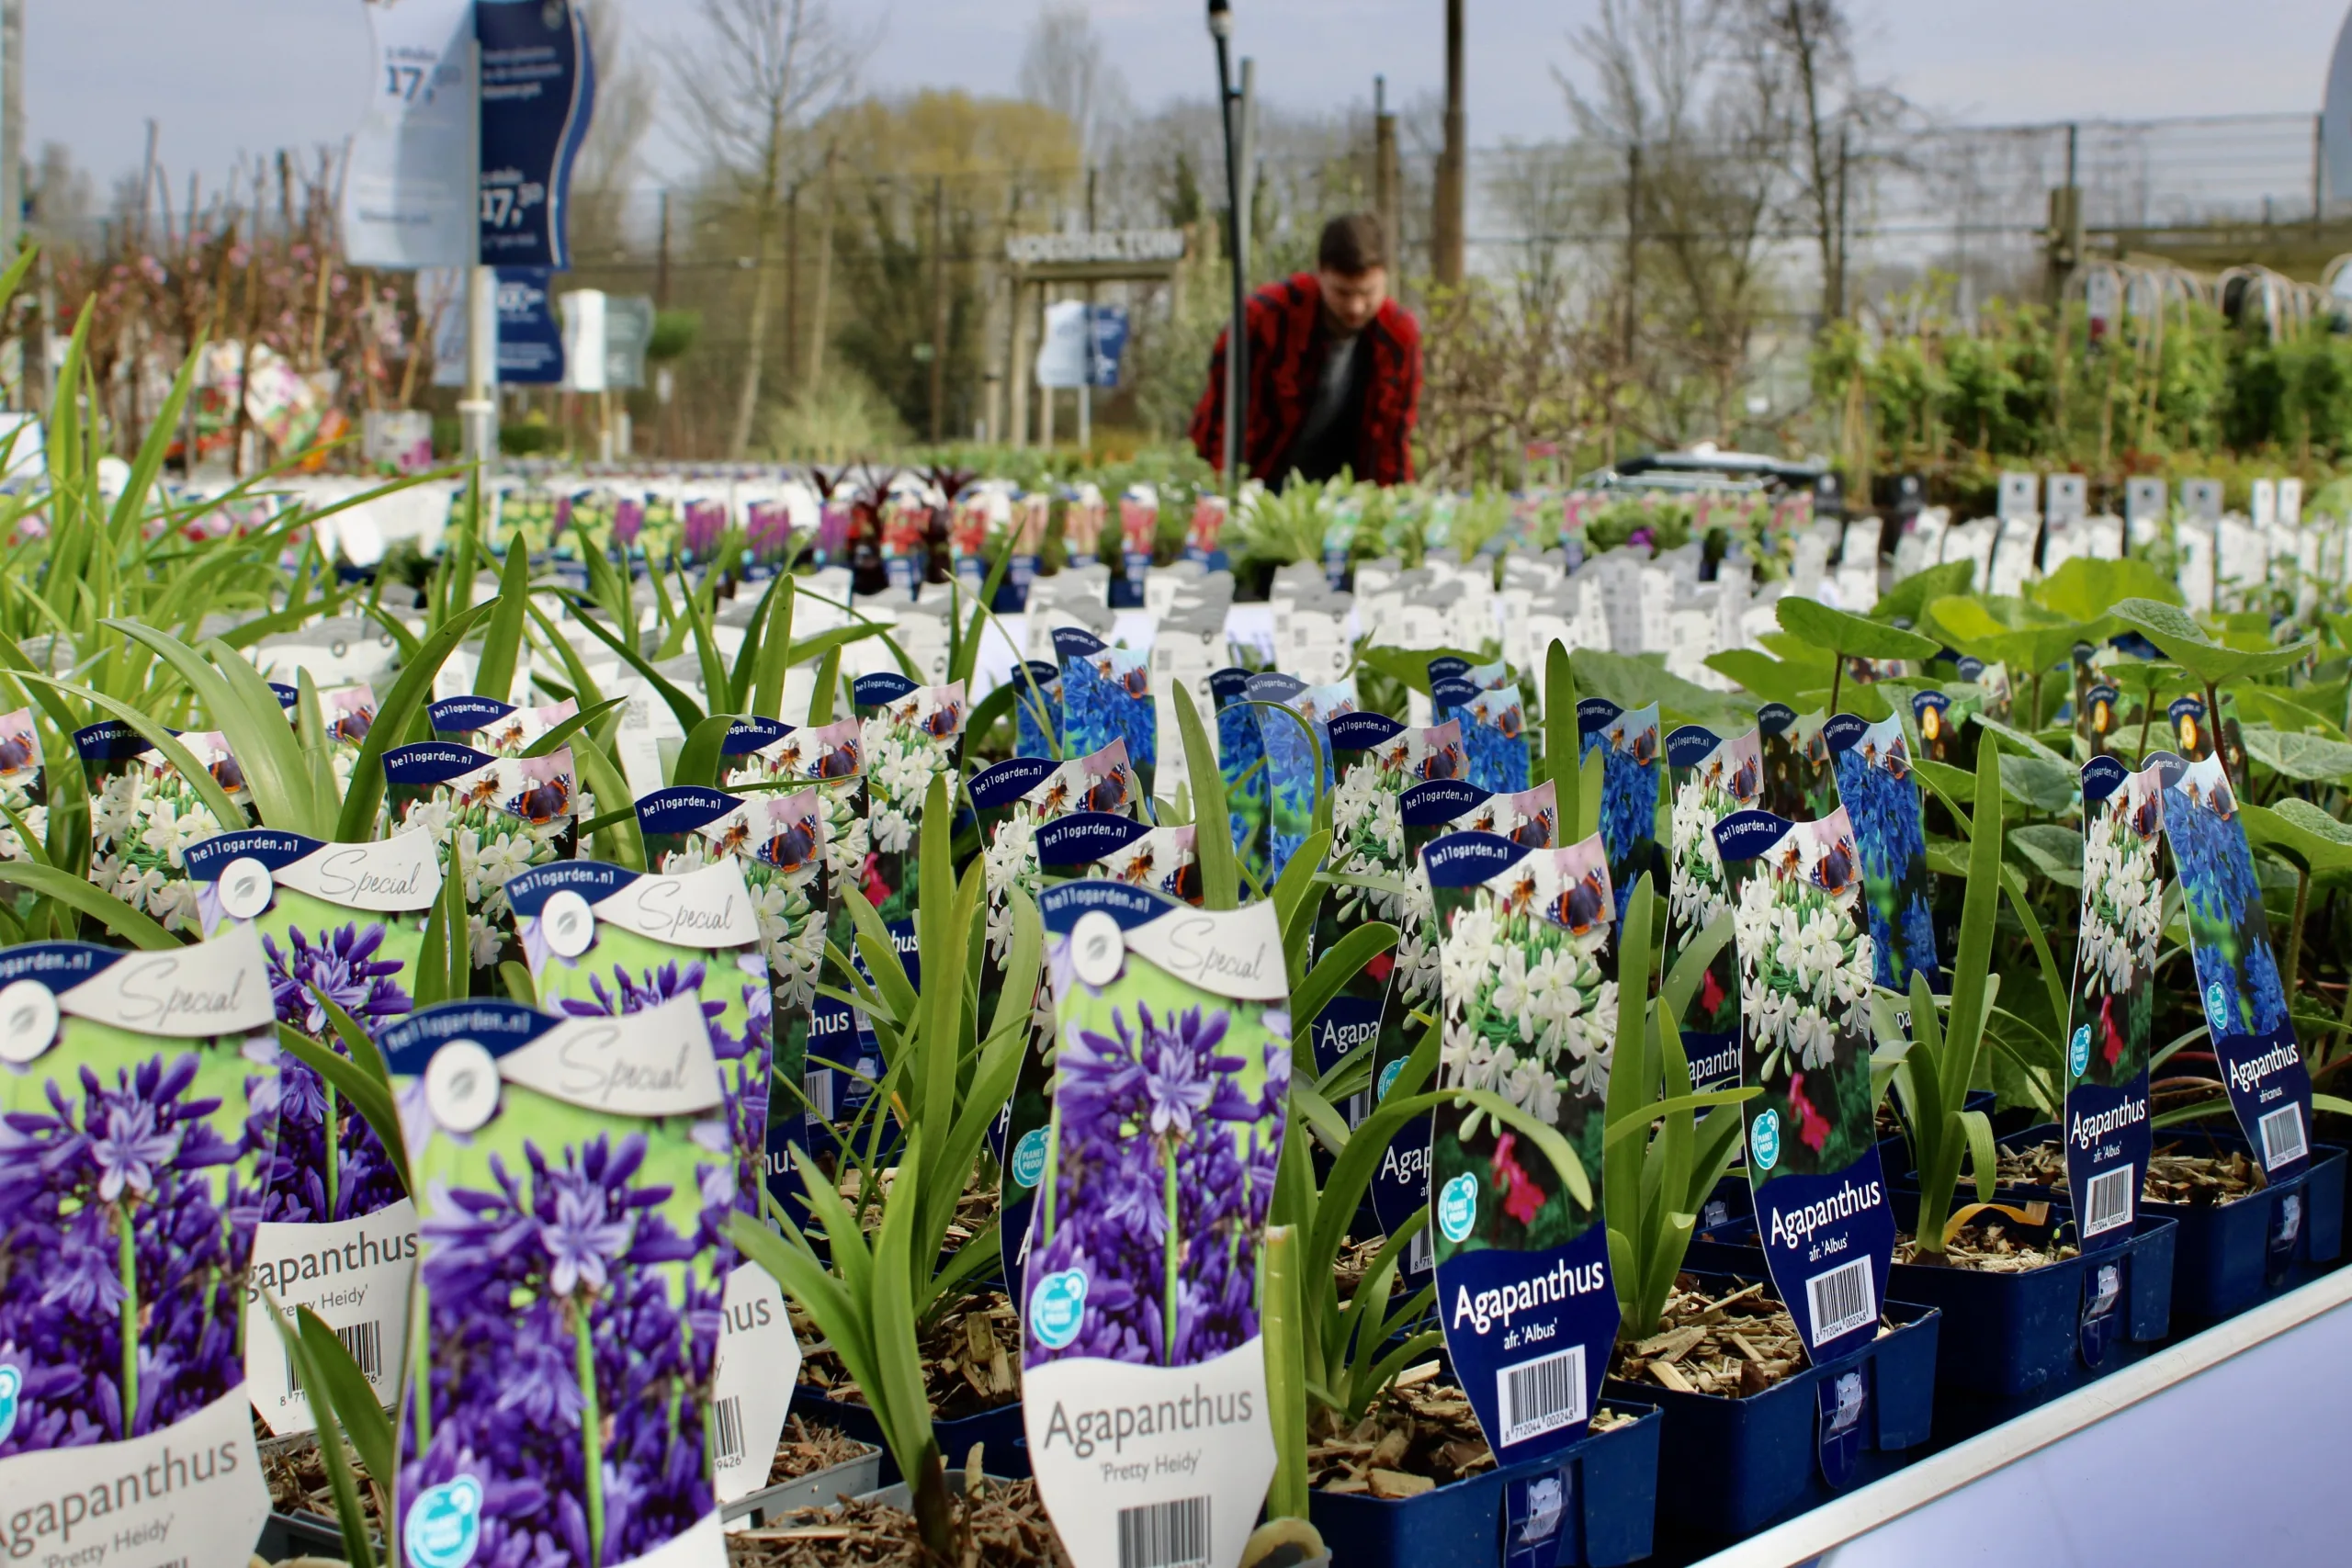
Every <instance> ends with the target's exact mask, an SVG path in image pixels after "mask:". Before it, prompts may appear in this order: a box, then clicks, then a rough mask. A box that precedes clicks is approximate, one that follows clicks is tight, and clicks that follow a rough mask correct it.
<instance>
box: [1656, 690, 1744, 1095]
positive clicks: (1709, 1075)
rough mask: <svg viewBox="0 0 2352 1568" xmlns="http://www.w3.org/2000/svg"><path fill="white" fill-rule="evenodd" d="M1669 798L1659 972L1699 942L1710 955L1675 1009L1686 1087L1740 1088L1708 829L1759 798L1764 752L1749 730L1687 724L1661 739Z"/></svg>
mask: <svg viewBox="0 0 2352 1568" xmlns="http://www.w3.org/2000/svg"><path fill="white" fill-rule="evenodd" d="M1666 760H1667V767H1668V773H1669V775H1670V778H1671V781H1672V787H1673V791H1674V795H1673V806H1672V808H1671V811H1670V813H1669V818H1668V820H1669V821H1670V823H1671V825H1672V826H1671V837H1672V840H1673V841H1672V844H1671V845H1670V846H1669V848H1668V856H1669V863H1668V880H1667V940H1666V956H1665V961H1664V962H1665V969H1666V972H1667V973H1668V974H1671V973H1673V971H1674V966H1675V964H1677V963H1679V962H1680V961H1681V959H1682V957H1683V955H1684V954H1685V953H1689V952H1690V951H1691V949H1692V948H1694V947H1697V946H1699V945H1700V944H1701V943H1702V942H1712V943H1713V944H1715V945H1714V953H1713V956H1712V957H1710V958H1709V959H1707V960H1706V966H1705V968H1704V969H1702V971H1701V972H1700V975H1699V978H1698V981H1697V984H1696V985H1695V986H1694V987H1693V988H1692V990H1691V996H1690V999H1689V1000H1687V1001H1686V1002H1684V1003H1683V1009H1682V1051H1683V1055H1684V1056H1685V1057H1686V1058H1687V1059H1688V1061H1689V1063H1690V1066H1691V1089H1694V1090H1697V1091H1701V1092H1703V1091H1705V1090H1708V1089H1723V1088H1725V1087H1729V1086H1735V1085H1736V1084H1737V1083H1738V1082H1739V950H1738V947H1737V946H1736V944H1735V943H1734V942H1733V941H1732V932H1731V919H1732V899H1733V893H1734V889H1733V885H1732V877H1731V874H1730V873H1729V872H1728V871H1727V870H1726V869H1725V868H1724V860H1723V856H1722V855H1721V854H1719V853H1717V852H1716V850H1715V831H1714V829H1715V824H1716V823H1717V822H1719V821H1721V820H1722V819H1723V818H1724V817H1726V816H1729V815H1730V814H1731V813H1732V812H1735V811H1745V810H1747V809H1750V808H1752V807H1754V806H1755V805H1756V803H1757V801H1758V799H1760V798H1761V795H1762V790H1763V750H1762V744H1761V741H1760V740H1759V739H1758V735H1757V732H1756V731H1755V730H1752V729H1751V730H1749V731H1748V732H1747V734H1745V735H1736V736H1733V737H1732V738H1731V739H1728V740H1726V739H1721V738H1720V737H1718V736H1717V735H1716V734H1715V733H1714V732H1713V730H1709V729H1702V728H1700V727H1699V726H1697V725H1695V724H1686V725H1684V726H1682V727H1681V728H1679V729H1676V730H1675V731H1674V732H1673V733H1672V734H1670V735H1668V737H1667V738H1666Z"/></svg>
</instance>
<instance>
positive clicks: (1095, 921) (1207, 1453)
mask: <svg viewBox="0 0 2352 1568" xmlns="http://www.w3.org/2000/svg"><path fill="white" fill-rule="evenodd" d="M1039 905H1040V912H1041V913H1042V914H1043V916H1044V918H1045V924H1046V933H1047V938H1046V939H1047V946H1048V951H1049V953H1050V954H1051V962H1050V964H1049V968H1050V971H1051V973H1052V975H1053V977H1054V1010H1055V1019H1056V1023H1057V1030H1058V1032H1059V1041H1060V1055H1059V1071H1058V1076H1057V1081H1056V1086H1055V1096H1056V1100H1057V1108H1058V1111H1059V1114H1058V1115H1057V1118H1056V1121H1055V1123H1054V1125H1055V1126H1056V1127H1057V1128H1058V1130H1059V1131H1058V1136H1057V1140H1056V1141H1055V1142H1054V1143H1053V1144H1052V1145H1050V1147H1049V1148H1048V1150H1047V1152H1046V1168H1045V1170H1044V1172H1043V1176H1042V1179H1041V1183H1040V1188H1039V1194H1038V1199H1037V1202H1036V1205H1035V1212H1034V1218H1033V1220H1032V1223H1031V1228H1030V1233H1029V1237H1028V1244H1029V1249H1030V1256H1029V1267H1028V1269H1027V1272H1026V1275H1025V1280H1024V1292H1025V1293H1024V1295H1023V1298H1022V1301H1021V1308H1022V1314H1021V1315H1022V1324H1023V1355H1022V1361H1023V1400H1022V1419H1023V1427H1024V1430H1025V1432H1026V1434H1027V1437H1028V1440H1029V1453H1030V1461H1031V1463H1032V1465H1033V1467H1034V1468H1035V1473H1036V1478H1037V1488H1038V1493H1039V1495H1040V1496H1041V1497H1042V1498H1043V1499H1044V1500H1045V1504H1046V1509H1047V1511H1048V1512H1049V1513H1050V1514H1051V1515H1052V1516H1053V1519H1054V1524H1055V1528H1056V1529H1057V1531H1058V1532H1059V1534H1060V1536H1061V1539H1062V1542H1063V1544H1064V1546H1065V1547H1067V1548H1068V1550H1069V1555H1070V1559H1071V1561H1072V1562H1073V1563H1075V1564H1076V1568H1132V1565H1133V1564H1134V1563H1135V1562H1139V1561H1141V1562H1164V1563H1170V1564H1173V1563H1200V1564H1213V1565H1216V1568H1231V1565H1232V1564H1234V1563H1236V1562H1239V1560H1240V1556H1241V1549H1242V1545H1243V1543H1244V1542H1245V1541H1246V1540H1248V1538H1249V1536H1250V1531H1251V1529H1253V1528H1254V1527H1255V1526H1256V1524H1257V1519H1258V1514H1259V1510H1260V1508H1261V1506H1262V1504H1263V1503H1264V1500H1265V1494H1266V1487H1267V1484H1268V1483H1269V1482H1271V1481H1272V1478H1273V1472H1274V1443H1273V1425H1272V1412H1271V1410H1270V1409H1269V1407H1268V1404H1267V1393H1266V1363H1265V1346H1264V1340H1263V1338H1262V1337H1261V1333H1260V1329H1259V1323H1258V1313H1257V1306H1256V1292H1255V1286H1254V1281H1255V1280H1256V1279H1257V1276H1258V1272H1259V1254H1260V1247H1261V1244H1262V1240H1263V1234H1264V1227H1265V1222H1266V1212H1267V1207H1268V1205H1269V1203H1270V1202H1271V1201H1272V1171H1273V1164H1274V1160H1275V1158H1276V1156H1277V1153H1278V1151H1279V1150H1280V1148H1281V1146H1282V1139H1283V1115H1284V1111H1285V1109H1286V1106H1287V1102H1288V1096H1289V1089H1290V1073H1291V1045H1290V1019H1289V1016H1288V1014H1287V1012H1286V1011H1285V1010H1284V1004H1285V1002H1286V1000H1287V998H1288V987H1287V981H1286V976H1285V974H1284V970H1283V963H1282V938H1281V931H1280V930H1279V929H1278V926H1277V923H1276V921H1275V919H1274V913H1273V907H1272V905H1271V904H1269V903H1259V904H1253V905H1250V906H1248V907H1246V908H1239V909H1231V910H1222V911H1214V912H1211V911H1203V910H1196V909H1192V908H1187V907H1186V906H1184V905H1182V904H1181V903H1178V902H1176V901H1175V900H1173V899H1170V898H1168V897H1163V896H1162V895H1159V894H1157V893H1153V892H1150V891H1148V890H1146V889H1143V888H1138V887H1129V886H1124V885H1122V884H1118V883H1112V882H1071V883H1065V884H1063V885H1061V886H1057V887H1051V888H1047V889H1046V891H1045V893H1044V895H1043V896H1042V897H1041V898H1040V900H1039ZM1098 941H1100V942H1107V947H1106V948H1104V949H1103V951H1101V952H1099V953H1087V954H1085V955H1084V956H1081V955H1080V953H1078V952H1077V951H1076V950H1077V949H1078V948H1079V947H1080V944H1082V943H1084V944H1089V945H1090V946H1091V945H1092V944H1093V943H1094V942H1098ZM1145 1216H1150V1217H1148V1218H1146V1217H1145ZM1137 1542H1142V1543H1147V1544H1148V1549H1149V1551H1151V1552H1152V1553H1154V1554H1155V1555H1148V1556H1138V1555H1137V1553H1136V1543H1137Z"/></svg>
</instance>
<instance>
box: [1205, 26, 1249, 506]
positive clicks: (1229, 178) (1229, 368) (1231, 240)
mask: <svg viewBox="0 0 2352 1568" xmlns="http://www.w3.org/2000/svg"><path fill="white" fill-rule="evenodd" d="M1209 37H1211V38H1212V39H1216V88H1217V93H1216V96H1217V107H1219V109H1221V110H1222V111H1223V113H1224V116H1225V199H1226V232H1227V237H1228V238H1227V246H1226V255H1227V260H1228V261H1230V262H1231V263H1232V265H1233V321H1232V324H1231V325H1230V326H1229V327H1228V328H1227V332H1226V336H1225V431H1224V443H1223V447H1224V453H1225V495H1226V499H1227V501H1228V502H1229V501H1232V500H1234V499H1236V497H1237V495H1238V492H1239V491H1240V488H1241V479H1242V466H1241V440H1242V433H1243V432H1244V431H1246V430H1248V429H1249V427H1250V426H1249V418H1248V415H1249V396H1250V392H1249V387H1250V378H1249V360H1250V341H1249V333H1248V331H1247V330H1246V329H1247V326H1248V314H1247V312H1248V308H1249V297H1250V283H1249V276H1250V275H1249V272H1248V270H1247V263H1248V259H1249V258H1248V257H1247V256H1246V255H1244V254H1243V245H1242V220H1241V130H1240V127H1238V126H1237V125H1236V124H1235V123H1234V117H1235V116H1236V115H1238V114H1239V113H1240V112H1241V107H1240V95H1238V93H1236V92H1235V91H1234V90H1233V62H1232V56H1231V52H1230V48H1229V46H1230V44H1231V41H1232V39H1233V7H1232V6H1231V5H1230V4H1228V0H1209Z"/></svg>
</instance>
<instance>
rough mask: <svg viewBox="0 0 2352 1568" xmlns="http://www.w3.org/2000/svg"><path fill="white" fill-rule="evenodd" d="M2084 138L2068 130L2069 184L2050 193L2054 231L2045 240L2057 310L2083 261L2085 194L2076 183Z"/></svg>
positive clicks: (2077, 129) (2074, 129) (2073, 128)
mask: <svg viewBox="0 0 2352 1568" xmlns="http://www.w3.org/2000/svg"><path fill="white" fill-rule="evenodd" d="M2080 136H2081V128H2080V127H2078V126H2075V125H2069V126H2067V127H2066V183H2065V184H2064V185H2063V186H2059V187H2058V188H2057V189H2055V190H2053V191H2052V192H2051V193H2050V227H2049V229H2048V230H2046V231H2044V233H2043V236H2042V238H2043V242H2044V243H2045V244H2046V246H2047V247H2048V249H2047V255H2048V258H2049V265H2048V271H2049V289H2050V303H2051V304H2052V305H2053V306H2055V305H2057V304H2058V303H2059V302H2060V301H2062V300H2064V299H2065V297H2066V284H2067V281H2068V280H2069V279H2070V278H2072V277H2073V276H2074V275H2075V268H2076V267H2077V266H2080V265H2082V261H2083V192H2082V187H2081V186H2078V185H2076V184H2075V153H2076V149H2077V143H2078V141H2079V140H2080Z"/></svg>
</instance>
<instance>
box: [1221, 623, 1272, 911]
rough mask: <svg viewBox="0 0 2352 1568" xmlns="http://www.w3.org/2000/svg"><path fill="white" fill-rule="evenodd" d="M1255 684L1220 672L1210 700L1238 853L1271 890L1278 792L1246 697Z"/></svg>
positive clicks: (1245, 675) (1246, 675)
mask: <svg viewBox="0 0 2352 1568" xmlns="http://www.w3.org/2000/svg"><path fill="white" fill-rule="evenodd" d="M1249 687H1250V671H1247V670H1243V669H1239V668H1233V669H1226V670H1219V671H1216V673H1215V674H1213V675H1211V676H1210V677H1209V696H1210V697H1211V699H1212V700H1214V701H1215V702H1216V771H1217V775H1218V776H1219V777H1220V778H1222V779H1223V780H1224V781H1225V815H1226V822H1227V826H1228V827H1230V828H1231V829H1232V831H1233V852H1234V853H1235V854H1237V855H1238V856H1240V857H1241V864H1242V868H1243V869H1244V870H1246V871H1247V872H1248V873H1249V874H1250V875H1251V876H1253V877H1255V878H1256V879H1257V881H1258V884H1259V886H1271V885H1272V881H1273V879H1272V877H1271V876H1269V875H1268V874H1267V865H1266V818H1267V817H1268V816H1269V815H1270V814H1271V812H1272V801H1273V790H1272V785H1270V784H1268V782H1267V779H1266V768H1265V761H1266V747H1265V742H1264V740H1263V739H1261V737H1260V735H1259V733H1258V710H1257V709H1256V708H1253V707H1251V706H1250V703H1249V699H1248V697H1247V696H1246V695H1245V694H1246V693H1247V692H1248V690H1249Z"/></svg>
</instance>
